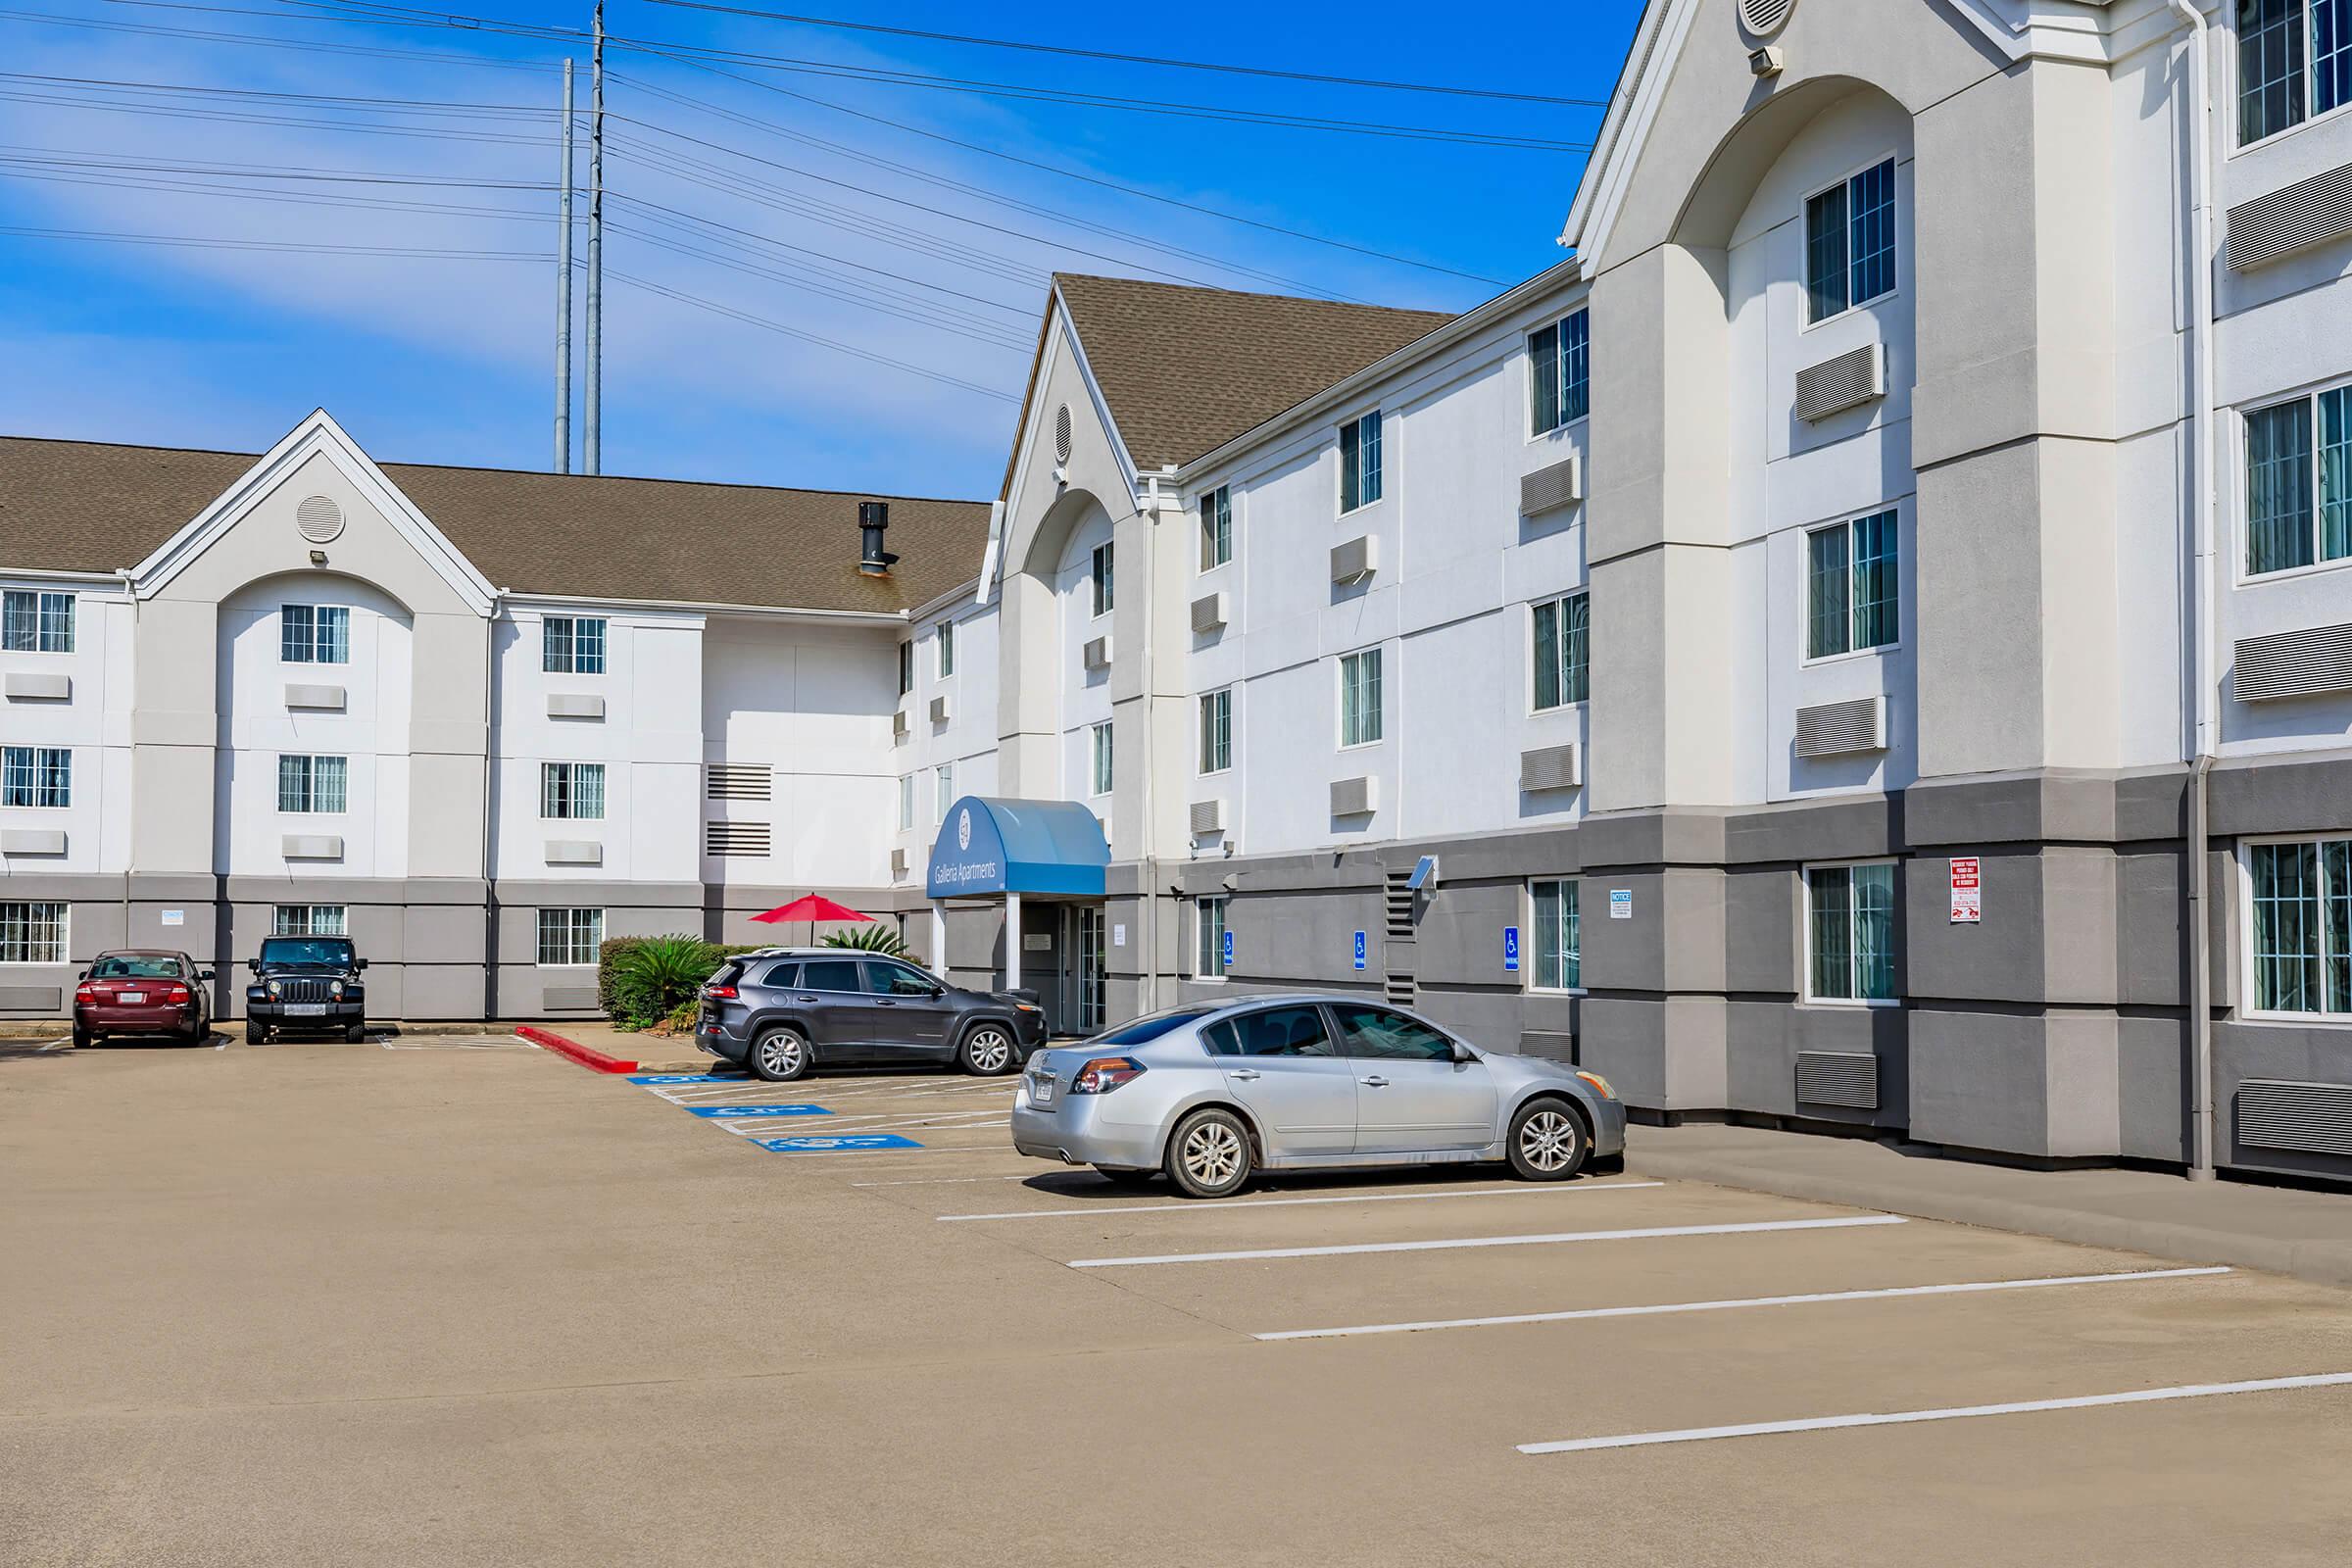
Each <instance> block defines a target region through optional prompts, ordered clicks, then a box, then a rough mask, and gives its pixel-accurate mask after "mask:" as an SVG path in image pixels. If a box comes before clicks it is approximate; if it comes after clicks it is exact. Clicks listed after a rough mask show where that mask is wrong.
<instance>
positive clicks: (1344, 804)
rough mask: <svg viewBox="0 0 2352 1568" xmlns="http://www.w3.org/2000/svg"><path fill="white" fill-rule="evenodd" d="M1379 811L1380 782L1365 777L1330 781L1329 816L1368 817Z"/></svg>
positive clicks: (1367, 776)
mask: <svg viewBox="0 0 2352 1568" xmlns="http://www.w3.org/2000/svg"><path fill="white" fill-rule="evenodd" d="M1378 809H1380V780H1378V779H1376V778H1373V777H1371V776H1369V775H1365V776H1363V777H1360V778H1335V779H1333V780H1332V781H1331V814H1332V815H1334V816H1370V815H1371V814H1372V813H1373V812H1374V811H1376V810H1378Z"/></svg>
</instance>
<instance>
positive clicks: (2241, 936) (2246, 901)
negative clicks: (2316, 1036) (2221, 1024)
mask: <svg viewBox="0 0 2352 1568" xmlns="http://www.w3.org/2000/svg"><path fill="white" fill-rule="evenodd" d="M2347 839H2352V832H2338V833H2317V832H2315V833H2262V834H2256V835H2254V836H2252V837H2250V838H2243V839H2240V840H2238V842H2237V914H2238V921H2237V972H2238V974H2239V975H2240V976H2241V977H2242V980H2243V984H2244V987H2245V989H2244V991H2243V992H2242V993H2241V998H2242V1000H2241V1001H2240V1004H2239V1006H2238V1013H2239V1016H2241V1017H2243V1018H2246V1019H2248V1020H2249V1021H2252V1022H2257V1023H2285V1024H2295V1025H2298V1026H2300V1027H2302V1028H2306V1029H2313V1028H2321V1027H2328V1028H2342V1027H2344V1026H2346V1025H2352V1012H2294V1011H2290V1010H2288V1009H2286V1008H2283V1007H2264V1006H2259V1005H2256V1002H2255V999H2256V998H2257V997H2258V996H2260V995H2261V992H2260V990H2259V988H2258V986H2257V984H2256V976H2255V972H2254V964H2255V952H2254V851H2255V849H2256V847H2257V846H2264V845H2273V844H2314V845H2318V844H2330V843H2341V842H2343V841H2344V840H2347ZM2326 874H2327V862H2326V860H2325V858H2323V859H2322V861H2321V875H2322V876H2323V877H2325V876H2326ZM2325 888H2326V884H2325V882H2323V884H2322V895H2321V900H2320V905H2321V910H2322V913H2321V917H2320V961H2321V963H2322V965H2323V966H2325V964H2326V963H2327V914H2326V908H2327V896H2326V891H2325ZM2320 999H2321V1001H2322V1003H2323V1004H2325V1003H2326V1001H2327V977H2326V974H2325V973H2324V972H2323V974H2322V976H2321V981H2320Z"/></svg>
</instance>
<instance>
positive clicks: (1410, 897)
mask: <svg viewBox="0 0 2352 1568" xmlns="http://www.w3.org/2000/svg"><path fill="white" fill-rule="evenodd" d="M1380 896H1381V905H1382V910H1383V913H1384V914H1385V915H1386V916H1387V919H1388V933H1389V938H1390V940H1391V941H1395V942H1410V941H1411V940H1413V904H1414V900H1415V898H1416V895H1415V894H1414V892H1413V873H1412V872H1410V871H1391V872H1389V873H1388V876H1387V879H1386V881H1385V882H1384V884H1383V886H1382V888H1381V893H1380Z"/></svg>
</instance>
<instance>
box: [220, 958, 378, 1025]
mask: <svg viewBox="0 0 2352 1568" xmlns="http://www.w3.org/2000/svg"><path fill="white" fill-rule="evenodd" d="M245 962H246V967H248V968H250V969H251V970H252V971H253V982H252V984H250V985H248V986H247V987H246V988H245V1038H246V1039H247V1040H248V1041H250V1042H252V1043H254V1044H256V1045H258V1044H260V1043H261V1042H262V1041H265V1040H267V1039H269V1038H270V1033H271V1031H273V1030H278V1029H340V1030H341V1031H342V1032H343V1038H344V1039H346V1040H348V1041H350V1042H351V1043H352V1044H353V1045H355V1046H356V1045H358V1044H359V1043H360V1042H361V1041H362V1040H364V1039H366V1038H367V1031H366V1028H365V1026H364V1023H363V1020H364V1019H365V1018H366V1016H367V1012H368V999H367V996H366V995H365V993H364V992H363V990H362V988H361V985H360V971H361V970H362V969H365V968H367V967H368V960H367V959H366V958H363V957H361V956H359V955H358V953H357V951H356V950H355V949H354V948H353V947H352V945H351V938H349V937H265V938H263V939H262V956H260V957H258V958H248V959H246V960H245Z"/></svg>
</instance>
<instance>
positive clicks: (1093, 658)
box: [1078, 632, 1110, 669]
mask: <svg viewBox="0 0 2352 1568" xmlns="http://www.w3.org/2000/svg"><path fill="white" fill-rule="evenodd" d="M1078 658H1079V660H1080V662H1083V663H1084V664H1085V665H1086V667H1087V668H1089V669H1108V668H1109V667H1110V634H1109V633H1108V632H1105V633H1103V635H1102V636H1100V637H1090V638H1088V639H1087V641H1086V646H1085V647H1084V648H1082V649H1080V650H1079V651H1078Z"/></svg>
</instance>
